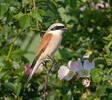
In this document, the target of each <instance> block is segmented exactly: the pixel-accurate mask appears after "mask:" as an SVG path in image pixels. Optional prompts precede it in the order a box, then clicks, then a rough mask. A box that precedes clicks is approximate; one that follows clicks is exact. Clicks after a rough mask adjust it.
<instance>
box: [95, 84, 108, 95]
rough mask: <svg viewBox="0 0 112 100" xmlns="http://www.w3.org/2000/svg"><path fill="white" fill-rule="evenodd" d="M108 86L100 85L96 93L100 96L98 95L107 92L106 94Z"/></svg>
mask: <svg viewBox="0 0 112 100" xmlns="http://www.w3.org/2000/svg"><path fill="white" fill-rule="evenodd" d="M106 88H107V87H106V86H100V87H99V88H98V90H97V91H96V95H97V96H98V97H100V96H104V95H105V94H106Z"/></svg>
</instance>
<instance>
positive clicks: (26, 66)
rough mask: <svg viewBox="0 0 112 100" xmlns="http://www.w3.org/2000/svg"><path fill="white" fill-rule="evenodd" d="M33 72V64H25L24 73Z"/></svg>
mask: <svg viewBox="0 0 112 100" xmlns="http://www.w3.org/2000/svg"><path fill="white" fill-rule="evenodd" d="M31 72H32V69H31V66H29V65H28V64H25V71H24V74H27V75H30V73H31Z"/></svg>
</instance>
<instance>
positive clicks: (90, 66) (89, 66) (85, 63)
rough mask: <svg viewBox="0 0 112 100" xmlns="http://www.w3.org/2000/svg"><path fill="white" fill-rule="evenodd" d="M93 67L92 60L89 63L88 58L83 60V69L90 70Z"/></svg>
mask: <svg viewBox="0 0 112 100" xmlns="http://www.w3.org/2000/svg"><path fill="white" fill-rule="evenodd" d="M94 67H95V63H94V62H92V63H90V62H89V60H85V61H84V69H85V70H88V71H89V72H90V70H91V69H93V68H94Z"/></svg>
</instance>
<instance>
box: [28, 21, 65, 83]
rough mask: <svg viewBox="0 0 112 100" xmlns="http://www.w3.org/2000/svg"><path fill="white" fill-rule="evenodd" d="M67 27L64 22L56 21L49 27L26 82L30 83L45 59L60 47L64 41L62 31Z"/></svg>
mask: <svg viewBox="0 0 112 100" xmlns="http://www.w3.org/2000/svg"><path fill="white" fill-rule="evenodd" d="M66 29H67V28H66V27H65V26H64V24H62V23H54V24H52V25H51V26H50V27H49V28H48V29H47V31H46V33H45V34H44V35H43V37H42V39H41V41H40V44H39V47H38V49H37V53H36V56H35V58H34V60H33V63H32V65H31V68H32V72H31V73H30V75H29V77H28V80H27V83H26V84H28V83H29V81H30V80H31V78H32V76H33V74H34V73H35V72H36V70H37V69H38V68H39V67H40V66H41V64H42V63H43V61H44V60H45V59H47V58H49V57H51V56H52V55H53V54H54V53H55V51H56V50H57V49H58V48H59V46H60V44H61V41H62V33H63V32H64V31H65V30H66Z"/></svg>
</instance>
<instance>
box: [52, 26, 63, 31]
mask: <svg viewBox="0 0 112 100" xmlns="http://www.w3.org/2000/svg"><path fill="white" fill-rule="evenodd" d="M62 28H64V26H55V27H53V28H52V29H51V30H59V29H62Z"/></svg>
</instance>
